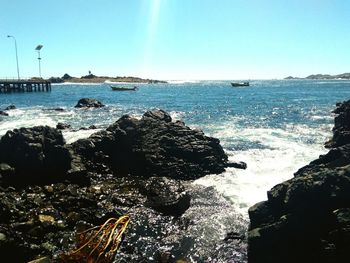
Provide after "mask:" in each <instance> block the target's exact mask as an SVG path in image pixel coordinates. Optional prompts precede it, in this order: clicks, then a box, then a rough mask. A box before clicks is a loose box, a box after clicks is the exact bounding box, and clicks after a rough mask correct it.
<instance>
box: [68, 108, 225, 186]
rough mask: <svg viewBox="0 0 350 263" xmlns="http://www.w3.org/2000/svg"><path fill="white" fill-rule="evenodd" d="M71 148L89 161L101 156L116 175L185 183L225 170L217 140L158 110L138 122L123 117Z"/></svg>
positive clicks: (223, 159)
mask: <svg viewBox="0 0 350 263" xmlns="http://www.w3.org/2000/svg"><path fill="white" fill-rule="evenodd" d="M73 148H74V149H75V150H76V151H77V153H79V154H81V155H82V156H84V157H85V158H90V159H91V158H92V159H93V158H94V156H95V155H96V153H97V152H101V153H103V154H104V155H105V156H108V160H109V165H110V166H111V168H112V169H113V170H114V171H115V173H116V174H119V175H128V174H131V175H135V176H147V177H152V176H159V177H162V176H164V177H169V178H176V179H187V180H189V179H196V178H199V177H201V176H204V175H206V174H213V173H214V174H215V173H221V172H223V171H224V170H225V167H226V166H227V156H226V154H225V153H224V151H223V149H222V147H221V145H220V141H219V140H218V139H216V138H212V137H208V136H205V135H204V134H203V132H202V131H199V130H192V129H190V128H189V127H187V126H185V125H184V124H183V123H181V122H172V121H171V117H170V115H169V114H167V113H166V112H164V111H162V110H156V111H151V112H146V113H145V114H144V116H143V117H142V118H141V119H140V120H138V119H135V118H132V117H130V116H127V115H124V116H123V117H121V118H120V119H119V120H118V121H117V122H115V123H114V124H113V125H111V126H109V127H108V128H107V131H102V132H98V133H95V134H93V135H92V136H90V138H88V139H84V140H78V141H77V142H75V143H73ZM135 164H137V165H135Z"/></svg>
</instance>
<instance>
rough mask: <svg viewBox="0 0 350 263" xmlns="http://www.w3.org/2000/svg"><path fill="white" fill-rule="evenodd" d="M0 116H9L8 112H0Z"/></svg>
mask: <svg viewBox="0 0 350 263" xmlns="http://www.w3.org/2000/svg"><path fill="white" fill-rule="evenodd" d="M0 116H9V114H8V113H7V112H4V111H2V110H0Z"/></svg>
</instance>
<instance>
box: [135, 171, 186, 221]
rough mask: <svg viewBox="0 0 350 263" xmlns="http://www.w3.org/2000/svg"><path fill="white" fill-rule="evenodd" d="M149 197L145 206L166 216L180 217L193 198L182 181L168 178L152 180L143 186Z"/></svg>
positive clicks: (144, 192) (143, 191)
mask: <svg viewBox="0 0 350 263" xmlns="http://www.w3.org/2000/svg"><path fill="white" fill-rule="evenodd" d="M141 194H143V195H145V196H146V197H147V200H146V203H145V205H146V206H148V207H151V208H153V209H154V210H156V211H158V212H161V213H163V214H164V215H172V216H180V215H182V214H183V213H184V212H185V211H186V210H187V209H188V208H189V207H190V201H191V197H190V195H189V194H188V193H187V192H186V191H185V188H184V186H183V185H182V184H181V182H180V181H175V180H171V179H167V178H164V177H163V178H159V177H155V178H150V179H148V180H147V181H146V182H145V184H144V185H142V186H141Z"/></svg>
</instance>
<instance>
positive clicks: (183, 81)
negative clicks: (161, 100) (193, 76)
mask: <svg viewBox="0 0 350 263" xmlns="http://www.w3.org/2000/svg"><path fill="white" fill-rule="evenodd" d="M167 82H168V83H169V84H186V83H199V82H200V80H167Z"/></svg>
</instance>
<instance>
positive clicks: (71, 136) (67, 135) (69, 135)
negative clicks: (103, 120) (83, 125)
mask: <svg viewBox="0 0 350 263" xmlns="http://www.w3.org/2000/svg"><path fill="white" fill-rule="evenodd" d="M98 131H100V129H89V130H78V131H69V130H67V131H63V132H62V134H63V137H64V139H65V140H66V143H73V142H75V141H77V140H79V139H85V138H88V137H89V136H90V135H91V134H93V133H95V132H98Z"/></svg>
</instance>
